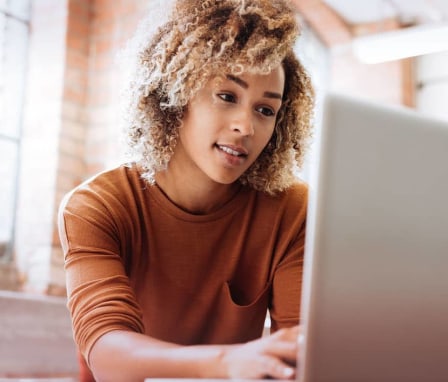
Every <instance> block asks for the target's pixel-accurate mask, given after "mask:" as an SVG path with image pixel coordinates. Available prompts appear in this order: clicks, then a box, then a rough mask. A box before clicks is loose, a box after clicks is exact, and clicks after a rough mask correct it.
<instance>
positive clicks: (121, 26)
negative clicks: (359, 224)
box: [0, 0, 448, 376]
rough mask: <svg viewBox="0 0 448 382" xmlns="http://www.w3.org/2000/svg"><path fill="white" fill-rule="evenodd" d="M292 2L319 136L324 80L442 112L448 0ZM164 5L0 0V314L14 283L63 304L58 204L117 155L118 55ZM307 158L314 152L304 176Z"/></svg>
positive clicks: (447, 87) (340, 88) (150, 0)
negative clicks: (145, 19) (311, 85)
mask: <svg viewBox="0 0 448 382" xmlns="http://www.w3.org/2000/svg"><path fill="white" fill-rule="evenodd" d="M293 3H294V6H295V8H296V10H297V17H298V19H299V20H300V23H301V25H302V36H301V38H300V39H299V41H298V42H297V47H296V49H297V53H298V55H299V57H300V58H301V60H302V61H303V63H304V65H305V66H306V68H307V69H308V71H309V72H310V74H311V77H312V79H313V83H314V85H315V88H316V91H317V107H316V111H317V113H316V128H317V130H316V135H315V139H318V136H319V126H318V125H319V124H318V121H319V110H320V99H321V97H322V95H323V94H325V92H327V91H337V92H341V93H346V94H351V95H354V96H356V97H363V98H366V99H370V100H374V101H376V102H380V103H385V104H389V105H391V104H394V105H403V106H405V107H409V108H414V109H416V110H418V111H419V112H422V113H425V114H429V115H433V116H434V117H436V118H442V119H448V107H447V99H448V1H447V0H358V1H352V0H294V1H293ZM166 5H167V2H166V1H161V0H0V290H2V291H7V292H5V293H6V294H5V296H7V297H8V298H9V300H8V301H9V302H8V304H9V305H4V304H3V305H1V301H0V311H1V312H2V315H3V319H4V317H6V316H5V314H6V313H5V312H6V311H5V309H6V308H8V307H11V306H12V305H11V299H17V301H23V299H22V300H20V297H18V295H17V294H14V293H16V292H19V293H21V294H22V295H24V294H26V295H27V296H29V295H34V296H53V297H54V296H56V297H58V298H59V299H56V300H57V301H59V302H60V303H61V304H62V305H63V304H64V303H65V301H64V296H65V281H64V270H63V256H62V250H61V247H60V244H59V238H58V234H57V227H56V222H57V210H58V206H59V203H60V201H61V199H62V197H63V195H64V194H65V193H67V192H68V191H69V190H71V189H72V188H74V187H75V186H77V185H78V184H80V183H81V182H82V181H84V180H86V179H87V178H89V177H90V176H92V175H94V174H95V173H97V172H99V171H101V170H103V169H105V168H108V167H110V166H113V165H115V164H117V163H119V162H120V161H121V160H123V147H122V146H121V144H120V134H121V131H120V128H121V115H120V107H119V105H120V96H121V91H122V88H123V85H125V81H126V79H125V76H124V72H125V71H126V68H123V61H122V60H121V61H120V60H118V59H117V54H118V53H119V52H121V51H122V50H123V48H124V47H125V45H126V42H127V41H128V39H129V38H130V37H131V36H132V35H133V33H134V32H135V30H136V27H137V26H138V23H139V21H140V20H141V19H142V18H143V17H145V15H147V14H148V12H160V10H161V9H162V10H163V8H166ZM311 151H312V150H311ZM312 165H313V162H312V159H311V156H310V158H309V160H308V161H307V163H306V164H305V167H304V169H303V172H302V176H303V177H304V178H305V180H306V179H307V177H308V176H309V175H308V174H309V168H310V167H312ZM24 292H26V293H24ZM39 298H41V297H39ZM51 298H52V297H49V299H50V300H46V301H47V302H48V301H50V303H53V302H54V301H56V300H51ZM0 300H1V299H0ZM39 301H40V300H39ZM50 305H51V304H50ZM62 305H61V306H62ZM5 306H6V308H5ZM23 306H26V307H30V306H31V305H30V303H29V302H27V303H26V304H24V305H23ZM51 306H53V305H51ZM36 309H37V310H36V311H41V309H40V308H36ZM14 312H15V313H14V314H15V315H16V314H20V310H19V311H14ZM60 312H61V313H55V315H54V317H55V318H54V320H56V319H57V314H62V315H64V314H65V313H64V312H65V310H64V308H62V310H61V311H60ZM45 320H47V321H48V320H49V318H48V317H46V318H45ZM51 325H53V327H54V323H50V327H52V326H51ZM68 327H69V324H68V325H67V328H68ZM67 328H65V326H64V327H63V328H61V329H60V330H61V331H63V330H66V329H67ZM5 330H6V329H5ZM3 344H4V343H3ZM2 346H3V345H2ZM1 367H2V366H1V365H0V376H1Z"/></svg>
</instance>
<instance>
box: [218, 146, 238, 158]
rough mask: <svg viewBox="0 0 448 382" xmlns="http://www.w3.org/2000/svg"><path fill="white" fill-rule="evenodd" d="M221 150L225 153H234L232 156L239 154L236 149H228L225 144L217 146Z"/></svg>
mask: <svg viewBox="0 0 448 382" xmlns="http://www.w3.org/2000/svg"><path fill="white" fill-rule="evenodd" d="M218 147H219V148H220V149H221V150H222V151H224V152H226V153H227V154H230V155H234V156H240V155H241V154H240V153H239V152H238V151H235V150H232V149H229V148H228V147H225V146H218Z"/></svg>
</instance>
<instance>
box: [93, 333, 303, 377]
mask: <svg viewBox="0 0 448 382" xmlns="http://www.w3.org/2000/svg"><path fill="white" fill-rule="evenodd" d="M297 335H298V328H297V327H294V328H290V329H284V330H280V331H278V332H277V333H276V334H274V335H271V336H269V337H264V338H261V339H258V340H255V341H251V342H248V343H246V344H239V345H198V346H178V345H174V344H170V343H167V342H162V341H159V340H156V339H154V338H151V337H148V336H145V335H143V334H138V333H132V332H127V331H112V332H108V333H107V334H105V335H103V336H102V337H101V338H100V339H99V340H98V341H97V342H96V343H95V345H94V346H93V348H92V350H91V352H90V365H91V367H92V371H93V373H94V375H95V378H96V379H97V380H98V381H123V380H126V381H142V380H143V379H144V378H147V377H158V378H166V377H171V378H175V377H182V378H257V379H259V378H264V377H271V378H277V379H290V378H293V377H294V368H293V367H291V366H289V365H292V364H294V363H295V360H296V355H297Z"/></svg>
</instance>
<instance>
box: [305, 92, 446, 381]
mask: <svg viewBox="0 0 448 382" xmlns="http://www.w3.org/2000/svg"><path fill="white" fill-rule="evenodd" d="M321 134H322V136H321V142H320V154H319V163H318V166H316V173H315V174H314V179H315V183H314V184H313V183H312V184H311V192H310V198H311V199H310V207H309V219H308V223H307V242H306V249H305V269H304V281H303V299H302V314H303V321H302V322H303V325H304V334H303V337H301V338H300V342H301V343H302V346H301V352H300V354H299V364H298V379H299V381H300V382H355V381H356V382H370V381H372V382H373V381H374V382H414V381H415V382H417V381H418V382H422V381H424V382H436V381H437V382H442V381H448V122H443V121H440V120H439V121H437V120H433V119H432V118H429V117H427V116H423V115H420V114H418V113H417V112H415V111H411V110H410V109H405V108H401V107H386V106H383V105H379V104H374V103H371V102H367V101H361V100H359V99H354V98H350V97H347V96H342V95H337V94H329V95H327V96H326V98H325V101H324V117H323V124H322V133H321Z"/></svg>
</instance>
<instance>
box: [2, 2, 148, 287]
mask: <svg viewBox="0 0 448 382" xmlns="http://www.w3.org/2000/svg"><path fill="white" fill-rule="evenodd" d="M151 4H152V2H151V1H143V0H117V1H112V0H34V1H33V2H32V15H31V36H30V55H29V71H28V76H27V87H26V100H25V102H26V103H25V111H24V113H25V115H24V128H23V146H22V148H23V150H22V157H21V166H20V184H19V190H20V193H19V195H18V210H17V226H16V232H17V234H16V239H15V250H14V252H15V267H16V269H17V271H18V274H19V281H20V283H21V285H20V286H17V285H15V286H14V285H6V286H4V287H5V288H7V289H17V288H18V287H21V288H22V289H24V290H26V291H32V292H37V293H50V294H56V295H62V294H64V293H65V281H64V273H63V256H62V251H61V248H60V244H59V237H58V233H57V211H58V206H59V204H60V202H61V200H62V198H63V196H64V195H65V194H66V193H67V192H68V191H69V190H71V189H72V188H73V187H75V186H76V185H78V184H79V183H81V182H82V181H84V180H85V179H86V178H88V177H89V176H91V175H92V174H94V173H96V172H98V171H100V170H102V169H104V168H105V167H107V166H109V165H111V164H113V163H115V162H116V161H117V157H119V155H117V152H118V151H119V150H120V149H119V148H118V146H119V145H118V142H119V139H118V137H119V126H120V124H119V115H118V108H117V104H118V100H119V94H120V88H119V86H118V83H120V81H117V79H119V78H120V70H119V67H118V66H117V62H116V52H117V51H119V50H120V49H121V48H122V47H123V46H124V43H125V41H127V40H128V38H129V37H130V36H131V35H132V34H133V32H134V31H135V28H136V27H137V24H138V21H139V20H140V19H141V18H142V17H143V16H144V15H145V14H146V12H148V9H149V7H150V6H151ZM16 279H17V278H14V280H16ZM5 281H6V280H5Z"/></svg>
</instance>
